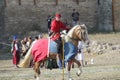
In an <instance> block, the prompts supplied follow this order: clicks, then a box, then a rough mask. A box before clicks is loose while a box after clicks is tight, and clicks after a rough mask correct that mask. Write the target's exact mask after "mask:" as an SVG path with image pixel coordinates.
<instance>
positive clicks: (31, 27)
mask: <svg viewBox="0 0 120 80" xmlns="http://www.w3.org/2000/svg"><path fill="white" fill-rule="evenodd" d="M0 1H1V2H0V5H4V3H3V2H2V1H3V0H0ZM6 1H7V7H6V8H3V7H2V6H0V11H1V13H4V14H3V15H1V14H0V22H1V21H3V22H1V23H0V29H1V28H4V31H6V32H7V33H8V34H7V36H10V35H14V34H19V35H24V34H27V33H29V32H30V31H38V32H47V21H46V19H47V15H49V14H50V15H52V16H54V15H55V13H58V12H59V13H61V14H62V19H63V21H66V20H67V22H68V23H69V24H71V23H72V19H71V13H72V10H73V9H74V8H75V9H76V10H77V11H78V12H79V13H80V23H81V24H82V23H84V24H86V25H87V27H88V31H89V32H95V31H113V23H112V0H79V4H76V0H58V1H59V2H58V5H55V0H36V1H37V4H36V5H34V3H33V0H21V5H19V4H18V0H6ZM115 1H116V5H115V8H116V7H117V6H119V4H118V3H119V1H118V0H115ZM117 1H118V2H117ZM118 9H119V7H118V8H116V9H115V10H114V11H115V15H117V16H115V18H116V17H119V14H118V13H119V11H118ZM115 21H116V24H115V26H116V29H119V30H120V28H119V19H116V20H115ZM2 31H3V30H2Z"/></svg>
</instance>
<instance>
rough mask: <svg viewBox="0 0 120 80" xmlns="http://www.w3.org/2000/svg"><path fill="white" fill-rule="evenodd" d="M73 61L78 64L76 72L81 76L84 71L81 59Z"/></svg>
mask: <svg viewBox="0 0 120 80" xmlns="http://www.w3.org/2000/svg"><path fill="white" fill-rule="evenodd" d="M73 61H74V62H75V63H76V64H77V65H78V72H77V73H76V74H77V76H80V74H81V73H82V66H81V64H80V61H78V60H76V59H73Z"/></svg>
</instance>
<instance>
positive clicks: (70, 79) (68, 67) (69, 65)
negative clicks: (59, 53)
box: [67, 61, 72, 80]
mask: <svg viewBox="0 0 120 80" xmlns="http://www.w3.org/2000/svg"><path fill="white" fill-rule="evenodd" d="M71 65H72V64H71V61H69V62H68V65H67V71H68V80H72V78H71V75H70V70H71Z"/></svg>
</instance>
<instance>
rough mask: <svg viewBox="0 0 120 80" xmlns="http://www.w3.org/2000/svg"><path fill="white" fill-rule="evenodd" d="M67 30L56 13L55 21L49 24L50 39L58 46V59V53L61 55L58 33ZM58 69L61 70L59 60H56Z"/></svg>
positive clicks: (59, 15)
mask: <svg viewBox="0 0 120 80" xmlns="http://www.w3.org/2000/svg"><path fill="white" fill-rule="evenodd" d="M61 29H62V30H69V29H70V28H68V27H67V26H65V24H64V23H63V22H62V21H61V14H59V13H57V14H56V15H55V19H54V20H53V21H52V22H51V34H50V36H51V39H52V40H53V41H55V42H56V43H57V44H58V54H59V55H58V58H59V59H60V57H61V56H60V53H62V41H61V37H60V31H61ZM57 62H58V66H59V68H62V64H61V60H57Z"/></svg>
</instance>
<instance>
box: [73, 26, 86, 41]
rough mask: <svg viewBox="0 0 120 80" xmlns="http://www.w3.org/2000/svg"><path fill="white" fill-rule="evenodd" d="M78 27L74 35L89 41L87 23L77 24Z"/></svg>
mask: <svg viewBox="0 0 120 80" xmlns="http://www.w3.org/2000/svg"><path fill="white" fill-rule="evenodd" d="M75 27H76V28H75V29H74V32H73V37H75V38H78V39H79V40H81V41H84V42H85V41H88V32H87V27H86V26H85V24H82V25H76V26H75Z"/></svg>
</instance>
